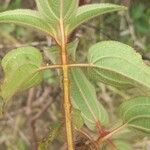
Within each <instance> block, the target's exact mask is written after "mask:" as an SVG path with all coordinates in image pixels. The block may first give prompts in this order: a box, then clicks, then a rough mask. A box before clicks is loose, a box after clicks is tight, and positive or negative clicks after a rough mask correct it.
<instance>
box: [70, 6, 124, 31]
mask: <svg viewBox="0 0 150 150" xmlns="http://www.w3.org/2000/svg"><path fill="white" fill-rule="evenodd" d="M124 9H125V7H124V6H119V5H114V4H109V3H104V4H88V5H85V6H81V7H79V8H78V10H77V13H76V18H75V19H74V21H73V22H72V25H71V27H70V31H72V30H74V29H75V28H76V27H77V26H79V25H80V24H82V23H83V22H86V21H88V20H89V19H92V18H94V17H96V16H98V15H102V14H105V13H109V12H113V11H119V10H124Z"/></svg>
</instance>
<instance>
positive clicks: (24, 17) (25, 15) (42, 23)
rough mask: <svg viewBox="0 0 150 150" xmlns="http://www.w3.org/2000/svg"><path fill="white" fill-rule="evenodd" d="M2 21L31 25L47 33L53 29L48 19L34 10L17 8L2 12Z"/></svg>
mask: <svg viewBox="0 0 150 150" xmlns="http://www.w3.org/2000/svg"><path fill="white" fill-rule="evenodd" d="M0 23H15V24H20V25H23V26H29V27H32V28H35V29H38V30H41V31H42V32H45V33H47V34H51V35H52V32H53V30H52V29H51V26H50V25H49V24H48V23H47V21H46V20H44V19H42V17H41V16H40V14H39V13H38V12H37V11H34V10H27V9H17V10H9V11H5V12H2V13H0Z"/></svg>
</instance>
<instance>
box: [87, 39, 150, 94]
mask: <svg viewBox="0 0 150 150" xmlns="http://www.w3.org/2000/svg"><path fill="white" fill-rule="evenodd" d="M88 62H89V63H90V64H91V65H92V66H93V67H89V68H88V74H90V78H91V79H93V80H95V81H100V82H103V83H105V84H109V85H112V86H115V87H118V88H124V89H128V88H133V87H137V88H139V89H140V90H142V91H150V67H148V66H147V65H145V64H144V62H143V61H142V59H141V56H140V55H139V54H138V53H136V52H135V50H134V49H133V48H131V47H129V46H128V45H125V44H123V43H120V42H116V41H104V42H100V43H97V44H95V45H93V46H92V47H91V48H90V50H89V54H88Z"/></svg>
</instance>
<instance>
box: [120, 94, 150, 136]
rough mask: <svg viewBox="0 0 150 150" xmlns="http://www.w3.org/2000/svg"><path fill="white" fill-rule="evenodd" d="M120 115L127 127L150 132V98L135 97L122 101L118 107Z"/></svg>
mask: <svg viewBox="0 0 150 150" xmlns="http://www.w3.org/2000/svg"><path fill="white" fill-rule="evenodd" d="M119 113H120V116H121V118H122V120H123V123H124V124H127V125H128V127H130V128H132V129H136V130H139V131H142V132H145V133H150V98H149V97H136V98H133V99H131V100H129V101H126V102H124V103H123V104H122V105H121V106H120V108H119Z"/></svg>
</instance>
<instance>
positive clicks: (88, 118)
mask: <svg viewBox="0 0 150 150" xmlns="http://www.w3.org/2000/svg"><path fill="white" fill-rule="evenodd" d="M70 80H71V82H70V84H71V98H72V104H73V106H74V108H75V109H78V110H80V111H81V115H82V117H83V119H84V122H85V124H86V125H87V126H88V127H89V128H90V129H91V130H95V129H96V123H97V122H98V121H99V122H100V123H101V125H106V124H107V123H108V114H107V112H106V110H105V109H104V107H103V106H102V105H101V104H100V103H99V102H98V101H97V98H96V92H95V89H94V87H93V86H92V85H91V83H90V82H89V81H88V80H87V78H86V76H85V75H84V74H83V72H82V71H81V70H80V69H71V71H70Z"/></svg>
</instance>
